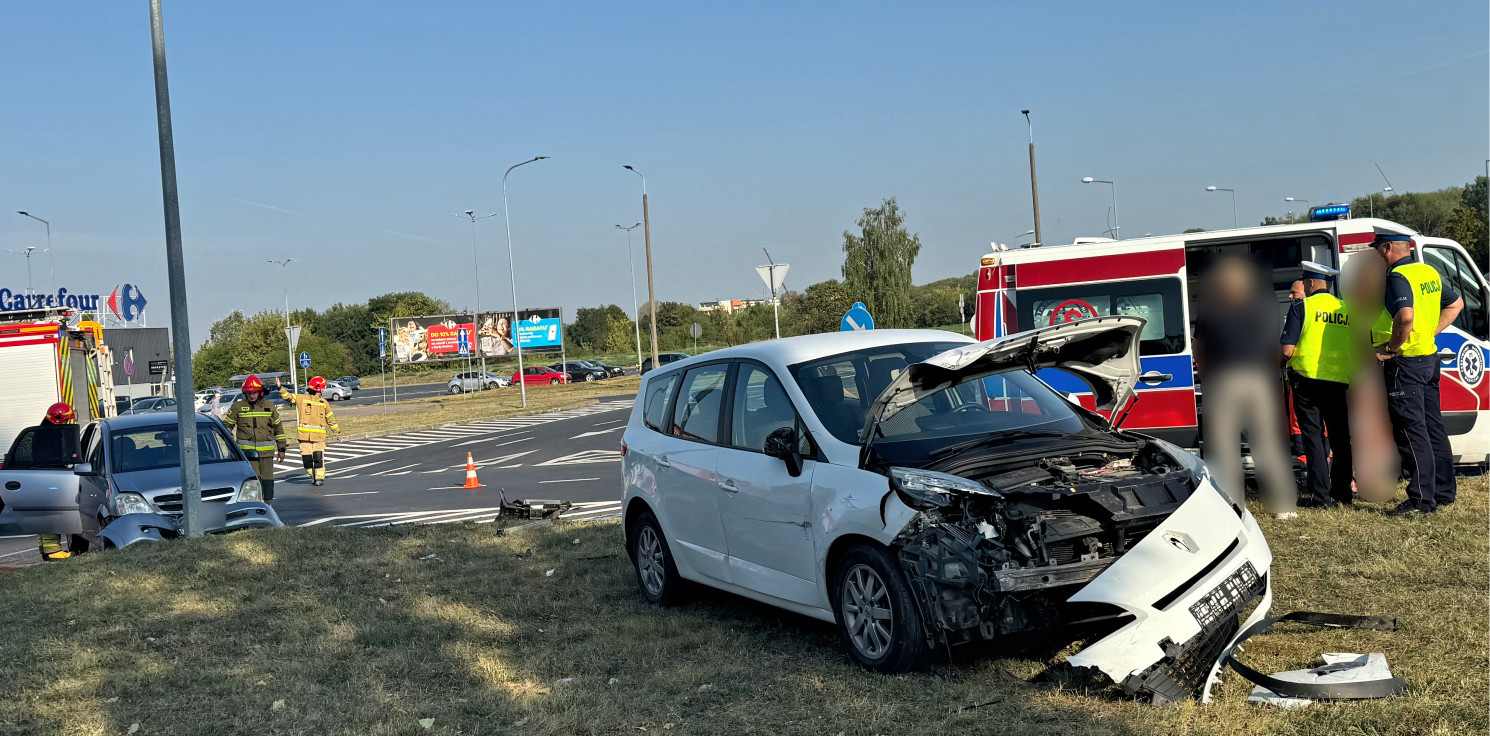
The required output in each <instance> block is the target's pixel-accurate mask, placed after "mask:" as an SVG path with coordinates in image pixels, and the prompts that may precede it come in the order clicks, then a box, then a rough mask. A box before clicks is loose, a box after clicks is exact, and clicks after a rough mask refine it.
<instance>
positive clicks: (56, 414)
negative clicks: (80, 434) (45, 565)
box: [36, 401, 78, 562]
mask: <svg viewBox="0 0 1490 736" xmlns="http://www.w3.org/2000/svg"><path fill="white" fill-rule="evenodd" d="M77 420H78V415H77V413H76V412H74V411H73V410H72V406H71V405H69V404H66V403H63V402H61V401H59V402H57V403H55V404H52V405H51V406H49V407H47V414H46V416H45V417H42V420H41V423H42V424H43V425H46V424H74V423H76V422H77ZM36 546H37V547H38V548H39V549H40V550H41V559H43V560H46V561H48V562H50V561H52V560H65V559H67V558H69V557H72V553H71V552H68V551H67V550H65V549H62V535H61V534H39V535H37V537H36Z"/></svg>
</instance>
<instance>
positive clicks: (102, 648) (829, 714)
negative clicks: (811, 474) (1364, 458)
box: [0, 478, 1490, 736]
mask: <svg viewBox="0 0 1490 736" xmlns="http://www.w3.org/2000/svg"><path fill="white" fill-rule="evenodd" d="M1460 499H1461V500H1460V502H1459V503H1458V504H1456V505H1455V506H1453V507H1450V508H1448V509H1446V510H1445V511H1444V512H1442V513H1440V514H1438V515H1436V516H1433V517H1429V518H1419V519H1393V518H1388V517H1385V516H1383V515H1382V514H1381V513H1379V512H1380V511H1381V510H1383V509H1384V508H1385V507H1384V506H1382V507H1377V506H1369V505H1367V506H1363V507H1361V508H1357V509H1353V510H1342V511H1319V512H1316V511H1305V512H1303V515H1302V518H1301V519H1299V520H1297V521H1294V522H1288V523H1282V522H1276V521H1274V520H1272V519H1270V518H1265V519H1263V520H1262V524H1263V527H1264V529H1265V530H1266V531H1267V533H1268V536H1269V539H1270V541H1271V543H1272V545H1273V549H1274V551H1275V553H1276V561H1275V563H1274V567H1273V575H1274V579H1275V581H1276V587H1277V602H1276V604H1275V608H1274V610H1275V611H1276V612H1286V611H1290V610H1297V609H1307V610H1322V611H1332V612H1339V613H1369V614H1381V615H1391V616H1397V617H1399V618H1400V620H1401V622H1402V630H1401V631H1399V632H1396V633H1384V632H1366V631H1357V632H1324V633H1321V632H1318V631H1315V630H1309V629H1302V628H1286V627H1275V628H1274V629H1273V630H1272V631H1270V632H1268V633H1266V634H1263V635H1260V636H1258V637H1256V638H1255V639H1253V640H1252V643H1250V644H1249V645H1248V647H1247V649H1248V651H1247V653H1246V655H1245V656H1246V659H1247V661H1248V662H1249V663H1251V664H1252V665H1254V666H1256V667H1258V668H1259V669H1261V670H1263V671H1276V670H1282V669H1294V668H1298V667H1300V666H1303V665H1305V664H1307V663H1309V662H1310V660H1311V659H1312V658H1314V657H1317V656H1318V655H1319V653H1321V652H1326V651H1358V652H1368V651H1381V652H1385V653H1386V655H1387V658H1388V660H1389V662H1390V663H1391V665H1392V668H1393V670H1394V672H1395V673H1397V674H1398V675H1400V676H1402V677H1403V678H1405V679H1406V680H1407V682H1408V684H1409V691H1408V693H1407V694H1406V695H1404V696H1402V697H1399V698H1393V699H1387V700H1380V701H1371V702H1358V703H1345V704H1315V705H1312V706H1309V707H1307V708H1304V709H1302V710H1300V711H1293V712H1284V711H1280V710H1275V709H1270V708H1262V707H1257V706H1250V705H1247V704H1246V703H1245V702H1244V701H1245V696H1246V693H1247V690H1248V688H1247V687H1246V685H1245V683H1244V682H1243V681H1241V680H1240V678H1239V677H1237V676H1236V675H1235V674H1230V675H1227V676H1226V677H1225V678H1224V681H1223V686H1222V687H1221V688H1220V689H1219V692H1218V702H1216V703H1214V704H1212V705H1209V706H1200V705H1198V704H1194V703H1187V704H1182V705H1179V706H1175V707H1163V708H1156V707H1152V706H1148V705H1143V704H1139V703H1134V702H1130V701H1127V700H1125V699H1123V698H1121V697H1120V696H1118V695H1115V694H1114V693H1113V692H1111V691H1110V690H1099V691H1083V690H1080V689H1069V688H1061V687H1056V686H1050V685H1032V684H1027V683H1026V680H1028V679H1030V678H1032V677H1033V676H1034V675H1036V674H1037V673H1038V672H1039V671H1040V670H1041V669H1042V668H1043V667H1044V666H1045V665H1046V664H1047V663H1048V662H1049V661H1050V660H1047V659H1041V658H1034V657H1031V656H1030V655H1027V654H1025V655H1021V654H1017V653H1013V654H1011V653H1004V654H998V653H995V654H993V655H984V656H972V655H967V656H960V657H959V659H958V660H957V661H956V662H955V663H953V664H950V665H948V664H943V665H939V666H937V667H936V668H934V669H932V670H931V671H928V672H923V673H916V674H909V675H901V676H893V677H891V676H883V675H876V674H871V673H868V672H865V671H863V670H860V669H858V668H856V667H854V666H853V665H851V664H849V661H848V658H847V657H846V656H845V654H844V653H843V651H842V650H841V649H840V647H839V645H838V643H837V642H836V640H835V637H834V632H833V629H832V628H831V627H829V626H826V625H823V624H820V623H817V622H814V621H810V620H806V619H803V618H800V617H797V616H794V615H790V614H786V613H782V612H779V611H776V610H774V609H770V608H767V607H764V606H760V605H756V604H753V603H750V602H746V601H744V600H742V599H738V598H734V597H731V596H727V595H723V594H714V593H708V592H698V593H696V594H695V595H694V596H693V600H692V602H691V603H689V604H687V605H685V606H683V607H681V608H677V609H671V610H659V609H655V608H651V607H648V606H646V605H644V604H643V603H642V599H641V596H640V595H639V594H638V593H637V592H636V589H635V582H634V580H633V577H632V573H631V568H630V566H629V564H628V561H627V560H626V558H625V555H624V553H623V552H622V551H621V531H620V528H619V526H618V525H617V524H615V523H602V524H563V525H561V526H559V527H558V528H557V529H555V528H551V527H544V526H540V527H534V528H529V529H524V530H520V531H515V532H512V533H508V534H505V535H503V536H498V535H497V534H496V531H497V529H496V527H494V526H493V525H490V524H481V525H477V524H468V525H463V526H422V527H402V528H397V529H394V530H372V529H368V530H348V529H327V528H312V529H284V530H270V531H255V532H245V533H239V534H235V535H231V536H226V537H216V538H210V539H204V540H198V541H192V542H176V543H167V544H159V545H154V546H140V547H135V548H131V549H127V550H123V551H120V552H108V553H99V554H93V555H85V556H83V557H81V558H79V559H76V560H73V561H70V562H68V563H64V564H54V565H40V566H36V567H32V568H28V569H24V570H19V571H16V572H11V573H7V574H4V575H0V600H4V601H6V605H5V606H4V609H3V611H0V627H3V631H4V632H5V636H4V637H0V673H3V676H0V733H5V734H46V735H48V736H50V735H53V734H66V735H73V734H77V735H87V736H94V735H97V736H103V735H105V734H126V733H139V734H203V735H207V734H372V735H381V734H426V733H427V734H509V733H510V734H527V733H541V734H580V733H606V734H637V733H668V734H673V733H678V734H733V733H755V734H827V735H828V736H832V735H833V734H840V733H841V734H928V735H929V734H1052V735H1059V736H1086V735H1092V736H1095V735H1097V734H1103V735H1107V734H1118V735H1120V736H1123V735H1133V734H1146V735H1147V734H1153V735H1159V734H1187V735H1194V734H1319V735H1325V734H1329V735H1334V734H1361V735H1372V736H1375V735H1385V734H1434V735H1440V736H1450V735H1455V736H1457V735H1459V734H1478V733H1485V731H1486V729H1487V727H1490V723H1487V713H1486V710H1487V703H1486V692H1487V684H1490V682H1487V674H1486V658H1487V649H1486V647H1487V632H1486V609H1487V601H1486V589H1487V574H1490V573H1487V561H1486V560H1487V551H1490V550H1487V537H1486V527H1487V521H1490V519H1487V514H1486V506H1487V501H1490V497H1487V493H1486V489H1485V479H1484V478H1475V479H1465V480H1463V481H1462V483H1461V491H1460ZM430 554H434V555H438V559H424V558H425V557H426V556H427V555H430ZM549 571H552V574H551V575H550V574H549ZM421 719H433V721H432V722H427V723H429V726H428V728H426V727H424V726H423V725H421V723H420V721H421ZM135 724H138V726H137V727H136V725H135Z"/></svg>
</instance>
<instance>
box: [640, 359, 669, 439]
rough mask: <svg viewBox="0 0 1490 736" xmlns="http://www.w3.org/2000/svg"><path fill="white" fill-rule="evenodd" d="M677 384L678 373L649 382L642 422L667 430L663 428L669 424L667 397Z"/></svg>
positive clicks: (659, 429)
mask: <svg viewBox="0 0 1490 736" xmlns="http://www.w3.org/2000/svg"><path fill="white" fill-rule="evenodd" d="M677 385H678V374H677V373H674V374H672V375H670V376H668V377H667V378H666V379H661V378H654V379H652V380H650V381H648V382H647V394H646V398H645V399H644V400H643V403H642V424H645V425H647V428H648V429H651V430H655V431H657V432H666V431H667V430H665V429H663V426H664V425H666V424H667V399H668V397H669V396H672V395H673V387H675V386H677Z"/></svg>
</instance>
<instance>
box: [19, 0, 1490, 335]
mask: <svg viewBox="0 0 1490 736" xmlns="http://www.w3.org/2000/svg"><path fill="white" fill-rule="evenodd" d="M165 6H166V7H165V18H166V41H167V49H168V57H169V60H170V72H171V93H172V103H173V106H174V117H175V126H176V153H177V162H178V171H179V174H180V187H181V211H182V223H183V229H184V237H185V245H186V249H187V269H188V272H187V275H188V279H189V291H190V297H191V310H192V331H193V334H192V338H193V342H196V343H199V342H200V341H201V340H202V339H203V338H204V337H205V336H206V328H207V325H209V324H210V323H211V322H212V321H213V320H215V319H216V318H218V317H220V316H221V315H223V314H224V313H226V312H227V311H229V310H231V309H234V308H240V309H243V310H245V311H246V312H250V313H251V312H254V311H259V310H264V309H277V308H279V306H280V304H281V303H282V291H281V285H282V282H281V280H280V278H279V275H278V274H277V273H275V272H274V270H273V269H272V267H269V266H267V264H265V260H267V259H269V258H281V257H296V258H299V259H302V260H301V262H299V263H295V264H291V266H290V269H291V273H292V276H293V278H294V281H293V288H294V289H295V291H296V293H292V294H291V300H292V302H293V304H294V305H295V306H297V307H302V306H311V307H315V308H324V307H326V306H328V305H330V304H332V303H334V302H337V301H345V302H355V301H362V300H364V299H366V298H367V297H369V296H372V295H375V294H380V293H384V292H388V291H395V290H422V291H426V292H429V293H431V294H433V295H436V296H439V297H442V298H445V299H447V300H449V301H450V302H452V303H453V304H455V305H456V306H457V307H461V306H469V305H471V304H472V302H473V295H472V291H473V279H472V276H471V268H470V264H471V259H472V253H471V233H470V225H469V224H468V223H465V222H462V221H461V220H458V219H456V218H454V217H451V216H450V215H449V214H448V213H450V212H456V211H460V210H465V209H475V210H478V211H480V212H482V213H487V212H500V211H501V204H502V202H501V186H500V185H501V175H502V171H503V170H504V169H505V168H506V167H507V166H509V165H511V164H513V163H517V162H519V161H522V160H524V159H527V158H530V157H532V156H533V155H540V154H541V155H547V156H552V157H553V159H552V160H550V161H543V162H540V163H538V164H534V165H532V166H529V167H525V168H523V169H521V170H519V171H518V172H516V173H514V174H513V177H512V180H511V182H510V189H511V202H512V216H513V222H512V234H513V239H514V242H515V244H516V249H517V255H516V261H517V272H518V277H519V287H518V290H519V297H520V301H521V302H522V303H523V305H524V306H535V307H536V306H553V305H562V306H564V307H565V308H566V309H569V310H572V309H573V308H575V307H579V306H586V305H594V304H598V303H604V302H614V303H617V304H621V305H623V306H625V307H626V308H627V309H628V310H629V308H630V300H631V293H630V282H629V281H628V280H627V278H626V253H625V236H624V234H623V233H620V232H618V231H616V230H615V229H614V227H613V226H614V225H616V224H628V225H629V224H631V223H633V222H636V221H638V220H640V219H641V206H640V201H639V200H640V196H639V195H640V186H639V184H640V182H639V181H638V180H637V178H636V177H635V176H633V175H631V174H630V173H628V172H626V171H623V170H622V169H621V165H622V164H628V163H629V164H634V165H635V166H636V167H637V168H638V169H640V170H642V171H644V172H646V174H647V182H648V185H649V188H650V193H651V198H652V202H651V204H652V215H653V223H652V236H653V245H654V250H655V256H656V261H657V288H658V296H659V298H662V299H671V300H678V301H690V302H693V301H700V300H704V299H711V298H730V297H735V298H738V297H748V296H758V295H759V294H760V292H761V289H762V285H761V283H760V281H759V279H758V277H757V276H756V274H755V271H754V270H753V268H752V267H753V266H755V265H758V264H760V263H763V262H764V257H763V256H762V255H761V252H760V247H761V246H762V245H764V246H766V247H768V248H770V249H771V254H772V255H773V256H775V257H776V259H777V260H778V261H785V262H789V263H791V265H792V269H791V274H790V276H789V277H788V279H787V282H788V286H795V287H796V288H801V287H802V286H805V285H807V284H809V283H812V282H815V281H819V280H822V279H826V278H833V277H837V276H838V275H839V270H838V269H839V267H840V265H841V263H842V255H841V250H840V245H841V233H842V231H843V230H844V229H846V228H850V227H852V226H853V223H854V220H855V219H856V218H857V216H858V215H859V213H860V210H861V209H862V208H864V207H867V206H873V205H876V204H877V203H878V202H879V200H880V199H881V198H882V197H886V196H895V197H897V198H899V200H900V203H901V205H902V207H903V208H904V209H905V211H906V213H907V214H908V216H909V221H908V225H909V227H910V228H911V229H912V230H913V231H914V232H918V233H919V234H920V236H921V240H922V246H923V247H922V251H921V257H920V259H919V260H918V261H917V263H916V273H915V278H916V281H917V282H918V283H919V282H925V281H930V280H934V279H938V278H943V277H947V276H954V275H960V274H965V273H968V272H970V271H972V270H973V268H974V267H975V264H976V262H977V258H978V256H979V255H980V254H981V253H982V252H983V251H985V250H986V249H987V248H988V243H989V241H993V240H998V241H1006V242H1007V241H1012V240H1013V239H1014V238H1015V237H1016V236H1017V234H1018V233H1021V232H1023V231H1025V230H1027V229H1029V228H1030V226H1031V223H1030V206H1029V181H1028V168H1027V159H1026V149H1025V145H1026V128H1025V122H1024V119H1023V117H1022V116H1020V114H1019V110H1020V109H1021V108H1030V109H1032V110H1033V111H1034V120H1035V141H1036V144H1037V146H1038V150H1039V156H1040V171H1039V174H1040V180H1041V195H1042V206H1043V219H1044V227H1045V230H1046V238H1045V239H1046V241H1047V242H1052V243H1059V242H1070V239H1071V238H1072V237H1073V236H1076V235H1095V234H1100V232H1101V231H1102V230H1103V229H1105V227H1106V223H1105V220H1106V217H1107V208H1108V204H1109V193H1108V190H1107V188H1106V187H1102V186H1094V185H1082V184H1081V183H1079V180H1080V178H1081V177H1082V176H1095V177H1097V178H1107V179H1114V180H1116V181H1117V182H1118V187H1119V189H1118V206H1119V213H1120V215H1121V224H1122V232H1123V234H1124V235H1125V236H1137V235H1143V234H1144V233H1150V232H1151V233H1167V232H1176V231H1178V230H1181V229H1183V228H1186V227H1192V226H1195V227H1206V228H1220V227H1226V226H1229V225H1230V223H1231V206H1230V201H1229V199H1228V198H1227V195H1225V194H1213V193H1207V192H1205V191H1204V187H1205V186H1206V185H1211V184H1214V185H1218V186H1222V187H1228V186H1230V187H1234V188H1236V189H1237V191H1238V201H1239V208H1240V211H1241V219H1242V221H1243V223H1244V224H1247V223H1256V222H1257V221H1258V220H1259V219H1260V218H1261V217H1263V216H1264V215H1267V214H1281V213H1283V212H1284V211H1286V210H1287V209H1288V206H1287V204H1286V203H1284V202H1283V197H1285V196H1295V197H1304V198H1308V199H1310V200H1311V201H1313V202H1315V203H1322V202H1324V201H1327V200H1331V199H1344V198H1348V197H1351V196H1353V195H1357V194H1362V193H1365V192H1368V191H1372V190H1373V189H1377V190H1379V189H1380V187H1381V186H1382V182H1381V178H1380V177H1379V176H1378V174H1377V172H1376V168H1375V167H1374V166H1373V163H1380V165H1381V166H1382V168H1383V169H1384V170H1385V171H1386V173H1387V176H1389V177H1391V181H1392V184H1393V185H1394V186H1395V187H1396V188H1397V189H1398V190H1403V191H1406V190H1420V189H1434V188H1439V187H1443V186H1449V185H1456V184H1462V183H1464V182H1465V181H1467V180H1469V179H1471V178H1473V177H1474V176H1475V175H1476V174H1477V173H1482V172H1483V170H1484V169H1483V166H1484V163H1483V162H1484V160H1485V159H1486V158H1487V157H1490V154H1487V108H1490V99H1487V94H1490V93H1487V88H1490V80H1487V63H1490V57H1487V23H1490V20H1487V8H1486V5H1485V4H1484V3H1472V2H1417V3H1407V2H1391V3H1384V2H1349V3H1345V2H1333V3H1311V4H1299V3H1296V2H1289V3H1281V2H1254V3H1225V4H1217V3H1190V2H1185V3H1177V2H1176V3H1150V4H1142V5H1131V4H1124V3H1109V2H1071V3H1018V4H1015V3H987V2H982V3H964V4H957V3H865V2H859V3H832V4H830V3H765V2H762V3H733V4H725V3H709V4H702V3H676V4H658V3H645V2H643V3H580V2H573V3H549V4H543V5H541V6H540V5H539V4H536V3H503V4H497V3H489V2H455V1H449V2H441V3H410V2H252V3H230V2H222V1H219V2H183V1H182V0H165ZM0 67H3V68H4V69H5V70H6V73H5V74H4V75H3V76H0V93H3V99H4V108H3V112H0V141H3V142H4V143H3V154H0V171H3V176H0V205H3V207H0V211H3V213H4V214H5V216H0V247H3V248H19V247H23V246H25V245H32V244H38V245H39V244H40V243H41V242H42V240H41V238H42V232H41V227H40V224H39V223H35V222H32V221H30V220H26V219H24V218H22V217H20V216H19V215H13V214H9V213H10V212H11V211H12V210H29V211H31V212H33V213H35V214H38V215H40V216H42V217H45V218H48V219H50V220H52V222H53V239H54V245H55V251H54V255H55V257H56V259H57V269H58V274H59V275H58V281H59V283H60V285H65V286H67V287H69V288H70V289H71V290H72V291H103V292H107V291H108V290H109V289H111V288H112V287H113V286H114V285H115V284H117V283H121V282H133V283H137V284H139V285H140V286H141V287H142V288H143V290H144V292H145V295H146V296H147V297H148V298H149V299H150V300H151V309H150V317H151V319H150V321H151V324H152V325H154V324H164V323H165V321H166V319H167V315H168V312H167V311H166V303H167V300H166V296H167V295H166V287H165V266H164V263H165V259H164V245H163V242H164V235H163V232H164V230H163V225H162V215H161V206H160V174H159V159H158V152H157V148H156V137H155V108H154V98H153V88H152V78H151V63H150V36H149V17H148V13H147V3H146V2H145V0H131V1H130V2H115V1H114V0H109V1H108V2H101V1H99V2H66V1H63V0H56V1H53V2H31V3H26V4H24V5H22V4H18V3H17V4H12V5H11V6H10V7H7V9H6V22H5V23H4V24H0ZM501 222H502V220H501V217H500V216H499V217H496V218H493V219H489V220H485V221H483V222H482V223H481V225H480V232H479V244H480V249H481V275H482V298H483V302H484V304H485V305H488V306H497V305H500V304H506V305H509V306H510V304H511V297H510V292H509V291H508V288H507V267H506V257H505V251H504V249H503V239H502V231H501ZM640 232H641V231H640V230H638V231H637V233H638V237H637V239H636V244H637V252H638V256H640V251H641V248H640V244H641V243H640V237H639V234H640ZM0 256H3V257H4V260H0V285H4V286H8V287H10V288H12V289H17V288H24V286H25V271H24V262H23V261H22V260H21V259H20V257H18V256H12V255H10V254H6V253H0ZM36 263H37V265H38V266H39V267H38V269H37V284H38V287H49V286H50V277H49V275H48V274H47V271H46V269H45V263H46V262H45V261H44V260H42V259H40V258H38V260H37V262H36ZM643 276H644V274H643V273H642V272H641V270H640V268H638V282H639V284H640V286H641V288H642V297H643V299H645V282H644V281H643V280H642V279H643Z"/></svg>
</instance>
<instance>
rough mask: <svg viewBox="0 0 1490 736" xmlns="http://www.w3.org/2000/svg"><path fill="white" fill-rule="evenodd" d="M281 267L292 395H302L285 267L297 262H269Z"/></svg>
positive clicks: (288, 281) (287, 260)
mask: <svg viewBox="0 0 1490 736" xmlns="http://www.w3.org/2000/svg"><path fill="white" fill-rule="evenodd" d="M269 262H270V263H273V264H274V265H276V266H279V279H280V281H283V282H284V284H285V346H286V347H287V348H288V349H289V351H290V393H296V394H298V393H300V379H299V378H298V377H297V376H298V375H299V374H298V373H297V372H296V371H295V344H294V343H292V342H290V278H289V276H287V275H286V269H285V266H288V265H290V264H291V263H294V262H295V259H294V258H286V259H284V260H281V261H273V260H271V261H269Z"/></svg>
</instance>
